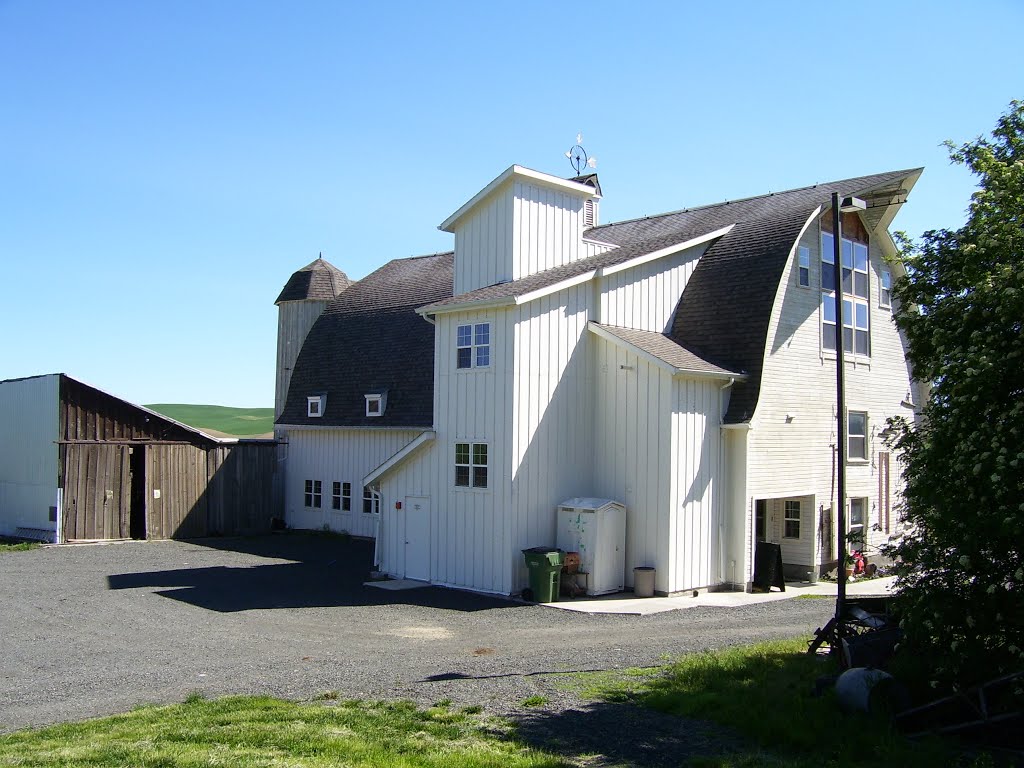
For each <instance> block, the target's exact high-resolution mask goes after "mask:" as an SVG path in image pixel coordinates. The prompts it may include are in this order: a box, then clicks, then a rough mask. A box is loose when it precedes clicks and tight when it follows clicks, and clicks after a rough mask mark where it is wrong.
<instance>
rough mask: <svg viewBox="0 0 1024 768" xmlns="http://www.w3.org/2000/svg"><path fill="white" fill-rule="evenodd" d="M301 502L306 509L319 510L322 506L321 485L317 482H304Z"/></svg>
mask: <svg viewBox="0 0 1024 768" xmlns="http://www.w3.org/2000/svg"><path fill="white" fill-rule="evenodd" d="M303 501H304V502H305V505H306V506H307V507H310V508H312V509H319V508H320V507H321V506H322V505H323V485H322V483H321V482H320V481H319V480H307V481H306V492H305V494H304V499H303Z"/></svg>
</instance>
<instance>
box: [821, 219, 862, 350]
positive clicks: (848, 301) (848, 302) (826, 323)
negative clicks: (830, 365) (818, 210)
mask: <svg viewBox="0 0 1024 768" xmlns="http://www.w3.org/2000/svg"><path fill="white" fill-rule="evenodd" d="M841 253H842V262H843V263H842V275H843V277H842V281H843V283H842V284H843V296H842V302H843V305H842V306H843V350H844V351H846V352H852V353H855V354H858V355H864V356H868V355H870V354H871V334H870V330H871V329H870V312H869V311H868V306H869V305H868V269H869V265H868V246H867V244H866V243H860V242H856V241H854V240H849V239H847V238H845V237H844V238H843V240H842V244H841ZM835 280H836V272H835V238H834V237H833V236H832V233H831V232H822V233H821V346H822V348H823V349H827V350H835V348H836V298H835Z"/></svg>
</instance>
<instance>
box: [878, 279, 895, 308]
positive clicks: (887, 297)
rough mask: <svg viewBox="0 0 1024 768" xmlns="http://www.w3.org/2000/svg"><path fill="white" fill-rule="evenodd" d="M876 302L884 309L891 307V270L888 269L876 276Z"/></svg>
mask: <svg viewBox="0 0 1024 768" xmlns="http://www.w3.org/2000/svg"><path fill="white" fill-rule="evenodd" d="M878 303H879V304H880V305H881V306H883V307H885V308H886V309H890V308H891V307H892V272H890V271H889V270H888V269H883V270H882V273H881V274H880V275H879V276H878Z"/></svg>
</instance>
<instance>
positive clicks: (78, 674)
mask: <svg viewBox="0 0 1024 768" xmlns="http://www.w3.org/2000/svg"><path fill="white" fill-rule="evenodd" d="M371 556H372V544H368V543H366V542H361V541H344V540H341V539H338V538H332V537H326V536H319V535H301V534H285V535H277V536H267V537H259V538H252V539H223V540H204V541H202V542H194V543H185V542H129V543H119V544H110V545H105V546H82V547H59V548H47V549H39V550H33V551H30V552H14V553H8V554H5V555H2V556H0V673H2V679H3V686H2V688H0V731H10V730H13V729H16V728H21V727H25V726H31V725H41V724H48V723H53V722H58V721H65V720H77V719H81V718H85V717H90V716H96V715H104V714H112V713H116V712H121V711H124V710H126V709H129V708H131V707H133V706H135V705H139V704H146V703H166V702H175V701H181V700H182V699H183V698H184V697H185V696H186V695H187V694H188V693H190V692H192V691H202V692H203V693H205V694H208V695H218V694H226V693H261V694H271V695H275V696H282V697H286V698H296V699H308V698H310V697H313V696H315V695H317V694H318V693H323V692H326V691H337V692H339V694H340V695H341V696H342V697H344V698H353V697H372V698H409V699H412V700H414V701H417V702H420V703H424V704H427V703H433V702H436V701H438V700H440V699H443V698H448V699H451V700H453V701H454V702H455V703H457V704H459V705H468V704H482V705H483V706H484V707H485V708H486V709H487V711H489V712H492V713H496V714H502V715H510V716H513V717H514V718H515V719H517V720H518V721H519V722H520V727H521V734H522V735H523V736H524V737H526V738H527V739H529V740H531V741H533V742H535V743H542V744H544V745H545V746H547V747H548V748H552V747H553V746H554V747H556V748H557V747H558V745H559V743H561V744H562V745H563V747H564V751H565V752H566V753H567V754H568V753H573V752H578V751H586V752H591V753H594V752H598V753H602V754H605V755H606V756H608V759H609V760H611V761H612V762H616V761H619V762H624V763H627V764H631V765H661V764H666V765H668V764H679V763H680V761H681V760H682V759H683V757H684V756H685V755H686V754H687V753H690V754H693V753H695V751H696V752H702V751H704V750H706V749H712V750H714V745H716V744H718V745H721V743H722V741H723V739H724V740H728V736H727V735H726V734H723V733H721V732H720V731H717V730H715V729H713V728H711V727H710V726H706V725H704V724H701V723H689V724H687V727H686V728H681V727H680V722H679V720H678V719H675V718H664V717H660V716H657V715H654V714H653V713H650V712H642V713H641V712H637V711H633V710H632V708H630V707H625V706H622V705H605V704H593V703H587V702H581V701H579V700H578V699H576V698H575V696H574V695H573V694H571V693H569V692H567V691H565V690H563V688H562V687H561V686H559V685H558V684H557V681H556V680H555V679H553V677H552V675H551V673H564V672H572V671H579V670H603V669H612V668H618V667H628V666H646V665H652V664H658V663H661V662H663V661H664V656H665V655H666V654H679V653H682V652H686V651H693V650H700V649H708V648H717V647H721V646H725V645H729V644H737V643H748V642H754V641H758V640H764V639H768V638H773V637H791V636H794V635H797V634H800V633H806V632H808V631H809V630H811V629H813V628H814V627H816V626H821V625H822V624H823V623H824V622H825V621H826V620H827V618H828V613H829V612H830V611H831V608H832V604H831V602H830V601H827V600H784V601H779V602H771V603H762V604H757V605H749V606H744V607H741V608H692V609H689V610H685V611H672V612H669V613H662V614H657V615H653V616H644V617H640V616H615V615H589V614H581V613H575V612H569V611H559V610H556V609H553V608H547V607H543V606H536V605H522V604H518V603H514V602H509V601H505V600H500V599H495V598H490V597H485V596H481V595H474V594H470V593H464V592H459V591H457V590H447V589H441V588H433V587H431V588H425V589H416V590H410V591H401V592H391V591H385V590H380V589H372V588H368V587H363V586H362V582H363V581H365V579H366V576H367V573H368V571H369V568H370V562H371ZM531 695H541V696H544V697H545V698H547V700H548V704H547V705H546V706H545V707H543V708H542V709H541V710H539V711H537V710H524V709H523V708H522V707H521V706H520V702H521V701H522V700H523V699H524V698H525V697H527V696H531ZM631 720H636V721H637V723H642V728H641V727H640V726H638V728H639V731H638V733H640V734H642V735H643V737H642V738H640V737H638V736H637V735H636V734H634V735H633V736H632V737H630V739H628V740H625V741H624V739H623V734H629V733H630V732H631V731H637V728H631V727H630V726H629V722H630V721H631Z"/></svg>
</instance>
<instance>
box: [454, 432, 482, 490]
mask: <svg viewBox="0 0 1024 768" xmlns="http://www.w3.org/2000/svg"><path fill="white" fill-rule="evenodd" d="M455 485H456V486H459V487H462V488H486V487H487V443H456V444H455Z"/></svg>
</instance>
